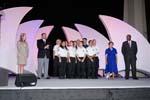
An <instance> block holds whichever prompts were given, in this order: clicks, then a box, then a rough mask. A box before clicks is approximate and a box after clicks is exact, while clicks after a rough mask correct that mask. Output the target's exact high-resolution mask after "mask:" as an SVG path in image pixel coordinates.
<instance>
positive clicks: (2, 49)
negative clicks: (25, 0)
mask: <svg viewBox="0 0 150 100" xmlns="http://www.w3.org/2000/svg"><path fill="white" fill-rule="evenodd" d="M31 9H32V8H31V7H15V8H9V9H5V10H2V12H3V13H4V16H3V19H2V21H1V33H0V35H1V38H0V67H2V68H5V69H8V70H10V71H12V72H15V73H16V72H17V67H16V64H17V56H16V55H17V54H16V53H17V52H16V51H17V49H16V33H17V28H18V26H19V23H20V22H21V20H22V18H23V17H24V16H25V15H26V14H27V13H28V12H29V11H30V10H31Z"/></svg>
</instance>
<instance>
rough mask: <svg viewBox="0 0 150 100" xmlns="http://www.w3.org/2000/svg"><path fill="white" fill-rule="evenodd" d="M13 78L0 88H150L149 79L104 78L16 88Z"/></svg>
mask: <svg viewBox="0 0 150 100" xmlns="http://www.w3.org/2000/svg"><path fill="white" fill-rule="evenodd" d="M14 82H15V78H14V77H13V78H12V77H11V78H9V83H8V86H3V87H0V90H3V89H9V90H10V89H100V88H103V89H104V88H106V89H107V88H108V89H109V88H150V78H140V79H139V80H133V79H129V80H125V79H123V78H116V79H115V80H108V79H106V78H99V79H57V78H52V79H40V80H38V81H37V85H36V86H32V87H22V88H20V87H16V86H15V85H14Z"/></svg>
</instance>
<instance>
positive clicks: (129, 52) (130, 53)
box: [122, 34, 138, 79]
mask: <svg viewBox="0 0 150 100" xmlns="http://www.w3.org/2000/svg"><path fill="white" fill-rule="evenodd" d="M137 51H138V50H137V44H136V42H135V41H132V40H131V35H130V34H128V35H127V41H125V42H123V44H122V54H123V56H124V61H125V78H126V79H129V72H130V65H131V69H132V77H133V79H138V78H137V77H136V60H137V58H136V54H137Z"/></svg>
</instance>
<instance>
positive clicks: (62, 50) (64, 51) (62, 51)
mask: <svg viewBox="0 0 150 100" xmlns="http://www.w3.org/2000/svg"><path fill="white" fill-rule="evenodd" d="M58 55H59V56H60V57H67V55H68V50H67V49H66V48H61V47H59V51H58Z"/></svg>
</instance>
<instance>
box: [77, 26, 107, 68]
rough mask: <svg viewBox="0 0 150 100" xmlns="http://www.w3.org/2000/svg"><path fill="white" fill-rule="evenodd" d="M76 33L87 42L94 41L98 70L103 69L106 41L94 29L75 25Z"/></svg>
mask: <svg viewBox="0 0 150 100" xmlns="http://www.w3.org/2000/svg"><path fill="white" fill-rule="evenodd" d="M75 26H76V28H77V29H78V31H79V32H80V33H81V36H82V37H85V38H87V39H88V40H91V39H96V41H97V46H98V47H99V55H98V57H99V60H100V61H99V65H100V67H99V69H104V68H105V50H106V48H108V39H106V38H105V37H104V36H103V35H102V34H101V33H99V32H98V31H96V30H95V29H93V28H91V27H88V26H85V25H81V24H75Z"/></svg>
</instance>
